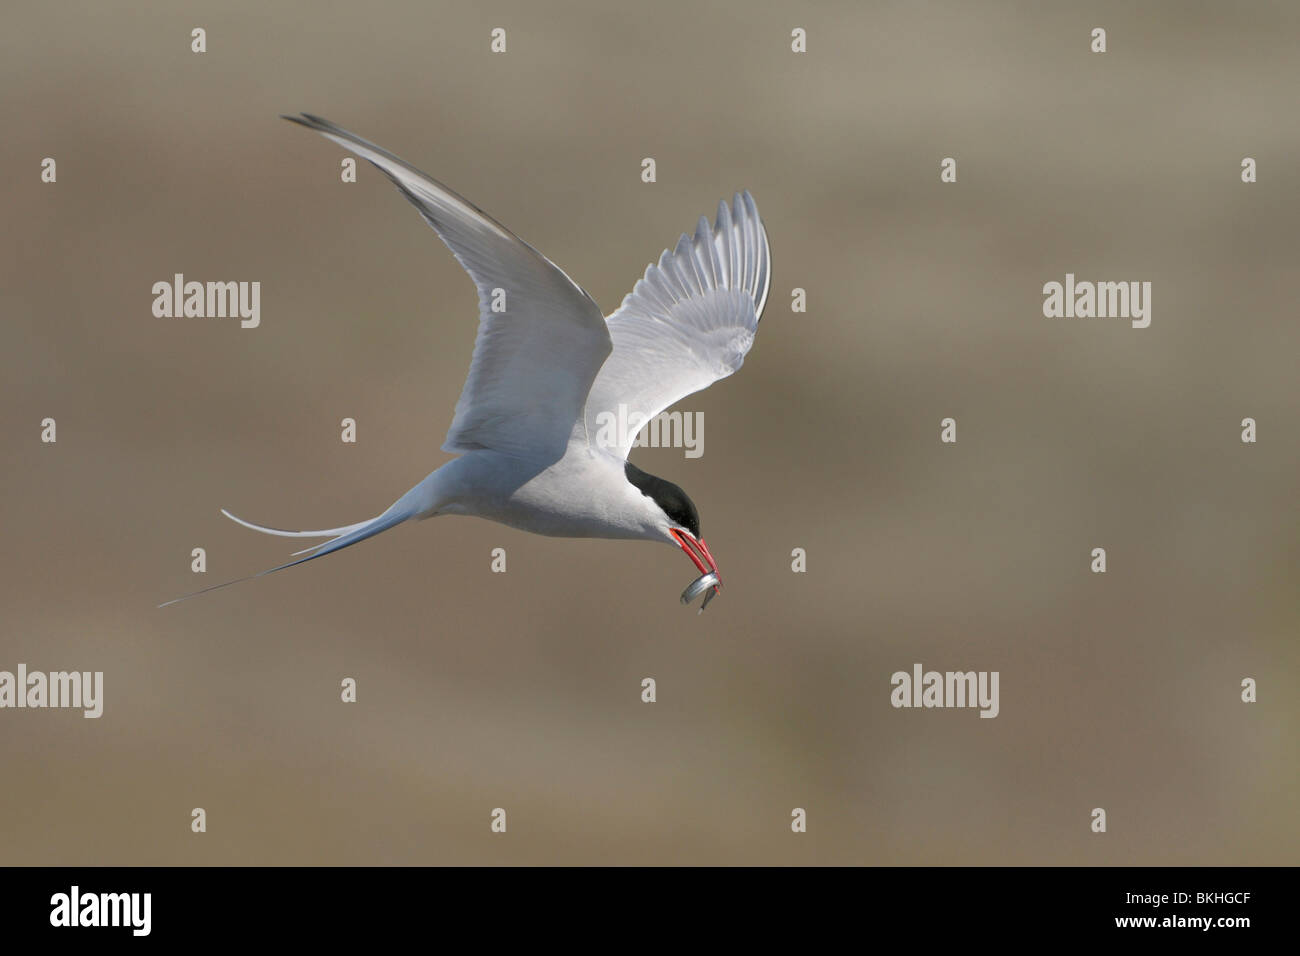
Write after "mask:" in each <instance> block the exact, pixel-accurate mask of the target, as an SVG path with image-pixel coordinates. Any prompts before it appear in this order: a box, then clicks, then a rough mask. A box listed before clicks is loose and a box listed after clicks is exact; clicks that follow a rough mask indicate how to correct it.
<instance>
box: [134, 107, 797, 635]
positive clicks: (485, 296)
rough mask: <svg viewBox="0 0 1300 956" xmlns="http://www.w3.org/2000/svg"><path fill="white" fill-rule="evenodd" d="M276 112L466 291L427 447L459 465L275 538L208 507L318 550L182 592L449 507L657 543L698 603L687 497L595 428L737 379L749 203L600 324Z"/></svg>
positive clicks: (746, 309) (403, 183)
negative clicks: (456, 376) (434, 239)
mask: <svg viewBox="0 0 1300 956" xmlns="http://www.w3.org/2000/svg"><path fill="white" fill-rule="evenodd" d="M284 118H285V119H287V120H290V121H292V122H294V123H298V124H300V125H302V126H306V127H307V128H308V129H313V130H316V131H317V132H319V133H321V134H322V135H324V136H325V137H326V138H328V139H331V140H333V141H334V142H335V143H338V144H339V145H340V146H343V147H344V148H346V149H348V150H350V151H351V152H353V153H355V154H356V155H358V156H360V157H362V158H363V159H366V160H368V161H369V162H371V163H373V164H374V165H375V166H376V167H378V168H379V170H380V171H381V172H382V173H383V174H384V175H385V176H387V177H388V178H389V179H390V180H391V181H392V182H393V184H394V185H395V186H396V187H397V189H398V191H400V192H401V194H402V195H403V196H405V197H406V199H407V200H409V201H410V202H411V203H412V204H413V205H414V206H415V208H416V209H417V210H419V212H420V215H421V216H423V217H424V219H425V221H426V222H427V223H428V224H429V225H430V226H432V227H433V229H434V231H435V232H436V233H437V234H438V236H439V237H440V238H441V239H442V241H443V242H444V243H446V245H447V246H448V248H450V249H451V252H452V254H453V255H454V256H455V257H456V259H457V261H459V262H460V264H461V265H462V266H463V267H464V269H465V271H466V272H468V273H469V276H470V278H471V279H473V280H474V284H475V286H477V288H478V298H479V327H478V338H477V340H476V342H475V346H474V356H473V359H472V360H471V362H470V369H469V376H468V377H467V379H466V381H465V387H464V389H463V390H462V392H461V395H460V399H459V400H458V401H457V402H456V410H455V413H454V415H453V417H452V422H451V428H450V429H449V430H448V432H447V437H446V441H445V442H444V443H443V445H442V450H443V451H445V452H449V453H452V454H455V455H457V456H459V457H456V458H454V459H452V460H451V461H449V462H447V463H446V464H444V465H442V466H441V467H440V468H438V469H437V470H435V471H434V472H433V473H431V474H430V475H428V476H427V477H426V478H425V479H424V480H423V481H421V482H420V483H419V484H417V485H416V486H415V487H414V488H412V489H411V490H410V491H408V492H406V494H404V495H402V496H401V497H400V498H398V499H397V501H395V502H394V503H393V504H392V505H391V506H390V507H389V508H388V509H387V510H386V511H384V512H383V513H382V514H380V515H377V516H376V517H374V518H370V519H369V520H366V521H359V522H357V523H356V524H350V525H344V526H343V527H339V528H326V529H322V530H319V531H283V530H280V529H278V528H268V527H264V526H262V525H258V524H254V523H252V522H251V521H245V520H244V519H243V518H237V517H235V515H233V514H231V513H230V512H228V511H225V510H224V509H222V513H223V514H225V515H226V516H227V517H228V518H230V519H231V520H232V521H235V522H237V523H239V524H241V525H243V526H244V527H246V528H252V529H253V530H254V531H261V532H263V533H265V534H273V535H281V536H283V537H289V538H328V539H329V540H328V541H324V542H322V543H320V544H317V545H314V546H312V547H310V548H306V549H305V550H303V551H298V552H295V556H296V555H306V557H299V558H297V560H295V561H290V562H288V563H286V564H282V565H279V566H278V567H274V568H270V569H268V570H266V571H262V572H260V573H259V574H254V575H250V576H249V577H247V578H240V579H238V580H237V581H229V582H226V583H225V584H218V585H214V586H213V587H210V588H204V589H203V590H202V591H196V592H195V594H203V593H205V592H207V591H212V590H216V589H217V588H222V587H226V586H228V585H229V584H237V583H239V582H240V581H247V580H250V579H251V578H255V577H261V576H262V575H266V574H271V573H272V572H274V571H281V570H283V569H285V568H290V567H293V566H294V565H297V564H302V563H303V562H306V561H311V560H314V559H316V558H319V557H323V556H324V555H327V554H331V553H333V552H335V551H339V550H341V549H343V548H346V547H349V546H351V545H354V544H356V543H357V542H358V541H364V540H365V539H366V538H370V537H373V536H374V535H377V534H379V533H380V532H382V531H387V530H388V529H389V528H393V527H395V526H397V525H399V524H402V523H403V522H405V521H409V520H411V519H412V518H431V517H434V516H435V515H448V514H453V515H473V516H476V517H480V518H487V519H489V520H491V521H497V522H500V523H502V524H505V525H509V526H510V527H513V528H519V529H521V530H523V531H530V532H533V533H534V534H542V535H552V536H558V537H572V538H622V539H641V540H648V541H661V542H664V543H666V544H671V545H673V546H674V547H678V548H681V549H682V551H684V552H685V553H686V555H687V556H688V557H689V558H690V559H691V561H692V562H693V563H694V564H695V566H696V568H698V569H699V571H700V573H701V576H700V578H698V579H697V580H696V581H695V582H693V583H692V585H691V586H689V587H688V588H687V590H686V592H685V593H684V594H683V596H682V597H683V602H684V603H685V602H688V601H689V600H690V599H693V598H694V597H696V596H698V594H699V593H700V592H701V591H704V590H709V589H711V591H710V593H709V594H708V595H706V597H705V599H704V605H707V604H708V602H709V601H710V600H711V599H712V597H713V596H714V595H715V594H716V593H718V590H719V588H720V587H721V580H720V575H719V573H718V565H717V562H716V561H714V559H713V555H712V554H710V553H709V548H708V546H707V545H706V544H705V543H704V539H703V537H701V534H700V518H699V512H698V511H697V510H696V508H695V504H694V503H693V502H692V501H691V499H690V498H689V497H688V496H687V494H686V492H684V491H683V490H682V489H681V488H680V487H678V486H677V485H675V484H673V483H672V482H671V481H667V480H665V479H663V478H658V477H656V476H654V475H650V474H647V473H645V472H644V471H642V470H641V469H639V468H637V467H636V466H635V465H633V464H632V463H631V462H629V461H628V460H627V456H628V452H629V450H630V448H631V445H632V443H633V440H634V438H635V434H632V435H623V436H620V437H619V438H618V439H617V440H616V441H614V442H612V443H602V442H599V441H597V440H596V435H597V431H598V429H597V422H598V421H599V420H600V417H601V415H602V413H611V414H617V412H618V410H619V406H620V405H622V406H624V410H625V411H626V410H627V409H631V410H632V411H633V412H634V413H635V414H636V415H637V416H638V417H637V419H636V420H637V421H638V422H641V423H645V422H648V421H649V420H650V419H651V418H653V417H654V416H655V415H657V414H659V413H660V412H661V411H663V410H664V409H666V408H667V407H668V406H670V405H672V404H673V403H675V402H677V401H679V400H680V399H682V398H684V397H685V396H687V395H690V394H692V393H694V392H698V391H700V390H701V389H704V388H707V387H708V386H709V385H711V384H712V383H714V382H716V381H717V380H718V379H721V378H725V377H726V376H728V375H730V374H732V373H733V372H735V371H736V370H737V369H738V368H740V366H741V364H742V363H743V362H744V359H745V355H746V354H747V353H748V352H749V349H750V346H751V345H752V344H753V341H754V334H755V332H756V331H757V330H758V321H759V317H760V316H761V315H762V313H763V305H764V303H765V302H766V300H767V292H768V285H769V281H770V273H771V258H770V254H769V251H768V243H767V233H766V231H765V230H764V228H763V223H762V220H760V219H759V215H758V209H757V207H756V206H755V205H754V200H753V197H751V196H750V194H749V193H748V192H747V191H745V192H741V193H737V194H736V195H735V196H734V198H733V199H732V201H731V204H730V205H728V204H727V203H726V202H725V201H724V202H720V203H719V204H718V214H717V218H716V220H715V222H714V223H713V224H712V225H710V224H709V221H708V219H707V218H705V217H701V218H700V221H699V224H698V226H697V227H696V230H695V234H694V235H693V236H691V235H689V234H683V235H682V236H681V238H680V239H679V240H678V242H677V245H676V247H675V248H673V249H671V250H664V253H663V255H661V256H660V257H659V262H658V264H657V265H656V264H651V265H650V266H648V267H647V268H646V270H645V275H643V276H642V277H641V279H639V280H638V281H637V283H636V285H635V286H634V287H633V289H632V291H631V292H630V293H629V294H628V295H627V296H626V297H625V298H624V299H623V303H622V305H620V306H619V308H618V309H617V310H616V311H615V312H614V313H613V314H612V315H610V316H609V317H608V318H606V317H605V316H604V315H603V314H602V312H601V310H600V308H599V307H598V306H597V305H596V303H595V302H594V301H593V300H592V298H591V296H590V295H588V294H587V293H586V292H585V291H584V290H583V289H582V288H581V287H580V286H578V285H577V284H576V283H575V282H574V281H573V280H572V279H570V278H569V277H568V275H566V274H565V273H564V272H563V271H562V270H561V269H560V268H559V267H558V266H556V265H555V264H554V263H553V262H551V261H550V260H549V259H547V258H546V257H545V256H543V255H542V254H541V253H540V252H538V251H537V250H536V249H534V248H533V247H532V246H530V245H529V244H528V243H526V242H524V241H523V240H522V239H520V238H518V237H517V236H516V235H515V234H514V233H512V232H510V230H508V229H506V228H505V227H504V226H502V225H501V224H500V223H498V222H497V221H496V220H495V219H492V218H491V217H490V216H488V215H487V214H486V213H484V212H482V211H481V210H480V209H478V208H477V207H475V206H473V205H471V204H470V203H469V202H467V201H466V200H464V199H462V198H461V197H460V196H458V195H457V194H456V193H454V192H452V191H451V190H450V189H448V188H447V187H446V186H443V185H442V184H441V183H439V182H436V181H435V180H433V179H431V178H430V177H428V176H426V175H425V174H424V173H421V172H420V171H419V170H417V169H415V168H414V167H412V166H410V165H408V164H407V163H405V162H404V161H402V160H401V159H398V158H397V157H396V156H394V155H393V154H392V153H389V152H388V151H386V150H384V149H381V148H380V147H378V146H376V145H375V144H373V143H370V142H367V141H366V140H364V139H361V138H360V137H359V136H355V135H353V134H352V133H349V132H348V131H347V130H344V129H342V128H340V127H338V126H335V125H334V124H333V123H331V122H329V121H327V120H324V119H321V118H319V117H316V116H312V115H310V114H306V113H304V114H302V115H301V116H286V117H284ZM633 432H635V430H633ZM195 594H190V595H186V596H185V597H182V598H177V599H176V600H174V601H168V602H167V603H166V604H163V605H159V606H160V607H166V606H167V605H168V604H175V603H177V602H178V601H183V600H185V599H186V598H188V597H194V596H195ZM701 610H703V606H701Z"/></svg>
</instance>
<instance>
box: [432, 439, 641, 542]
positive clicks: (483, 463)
mask: <svg viewBox="0 0 1300 956" xmlns="http://www.w3.org/2000/svg"><path fill="white" fill-rule="evenodd" d="M444 473H446V479H445V484H444V488H445V497H444V496H443V495H440V496H439V497H441V498H443V500H442V501H441V502H440V503H439V506H438V507H437V510H436V513H438V514H462V515H473V516H474V517H479V518H487V519H488V520H489V521H497V522H500V523H501V524H505V525H509V526H510V527H512V528H518V529H519V530H521V531H528V532H530V533H532V534H541V535H549V536H551V537H562V538H646V537H656V534H655V531H654V529H653V528H652V527H651V526H649V525H647V524H643V523H642V522H641V520H640V519H638V518H636V517H634V515H635V514H636V512H635V511H634V510H633V509H631V508H629V507H628V505H629V502H634V501H635V500H636V499H637V498H638V497H639V496H640V494H641V493H640V492H639V491H638V490H637V489H636V488H634V487H632V486H631V485H630V484H629V483H628V482H627V479H626V478H625V477H624V475H623V462H622V459H618V458H615V457H613V456H611V455H608V454H604V453H599V452H598V453H596V454H594V455H592V454H589V453H588V452H587V451H586V450H585V449H583V450H577V451H573V452H571V453H570V454H569V455H566V456H565V457H564V458H562V459H560V460H559V461H557V462H555V463H554V464H551V465H549V466H547V467H545V468H537V467H531V466H527V465H524V464H523V463H521V462H519V461H517V460H516V459H512V458H508V457H506V456H503V455H498V454H497V453H495V452H491V451H475V452H470V453H468V454H466V455H465V456H464V457H462V458H458V459H456V460H455V461H452V462H448V463H447V465H445V466H443V468H442V469H439V471H438V472H436V473H435V474H436V475H443V474H444ZM430 477H433V476H430Z"/></svg>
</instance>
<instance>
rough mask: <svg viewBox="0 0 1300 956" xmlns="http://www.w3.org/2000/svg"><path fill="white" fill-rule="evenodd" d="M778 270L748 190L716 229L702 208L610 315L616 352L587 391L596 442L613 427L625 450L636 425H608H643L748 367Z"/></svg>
mask: <svg viewBox="0 0 1300 956" xmlns="http://www.w3.org/2000/svg"><path fill="white" fill-rule="evenodd" d="M770 278H771V255H770V253H769V251H768V246H767V233H766V231H765V230H764V229H763V223H762V220H760V219H759V218H758V207H756V206H755V205H754V198H753V197H752V196H751V195H750V194H749V193H748V191H746V192H744V193H737V194H736V196H735V198H734V199H733V200H732V204H731V205H730V206H728V205H727V204H726V202H721V203H719V204H718V218H717V222H716V223H714V225H713V226H712V227H710V226H709V220H708V219H707V218H705V217H703V216H701V217H700V223H699V226H698V227H697V228H696V230H695V235H694V237H692V236H688V235H685V234H683V235H682V237H681V239H680V240H678V242H677V247H676V248H675V249H672V250H667V249H665V250H664V253H663V255H662V256H660V257H659V264H658V265H651V266H649V267H648V268H647V269H646V271H645V275H644V276H643V277H642V278H641V279H639V280H638V281H637V284H636V286H635V287H633V289H632V292H631V293H630V294H629V295H628V296H627V298H625V299H624V300H623V304H622V305H621V306H619V309H618V311H617V312H615V313H614V314H613V315H611V316H610V317H609V319H608V324H609V335H610V338H611V339H612V340H613V342H614V351H613V353H612V354H611V355H610V357H609V358H608V359H606V360H605V364H604V365H603V366H602V367H601V369H600V373H599V374H598V375H597V376H596V381H595V382H594V383H592V386H591V393H590V394H589V395H588V396H587V412H586V421H587V434H588V436H589V437H590V439H591V441H592V443H593V444H596V443H601V444H605V443H606V438H605V436H610V435H612V436H613V437H612V440H611V441H609V442H608V447H609V450H610V451H614V452H617V453H618V454H619V455H621V456H622V457H623V458H627V454H628V451H629V449H630V447H631V443H632V441H633V440H634V439H635V438H636V434H635V432H636V431H637V427H631V428H629V429H627V431H630V432H631V434H619V433H618V429H617V428H609V427H603V428H602V426H608V425H609V424H610V423H614V422H629V423H640V424H644V423H645V422H647V421H649V420H650V419H651V418H653V417H654V416H655V415H658V414H659V413H660V412H661V411H663V410H664V409H665V408H667V407H668V406H669V405H672V404H673V403H674V402H676V401H678V400H680V399H682V398H685V397H686V396H687V395H690V394H692V393H693V392H698V391H699V390H700V389H702V388H707V387H708V386H710V385H712V384H713V383H714V382H716V381H717V380H718V379H720V378H726V377H727V376H728V375H730V374H731V373H732V372H734V371H736V369H738V368H740V366H741V365H742V364H743V363H744V361H745V355H746V353H747V352H749V347H750V346H751V345H752V344H753V342H754V333H755V332H757V331H758V319H759V316H761V315H762V314H763V304H764V303H765V302H766V301H767V289H768V284H769V282H770ZM620 405H622V406H624V412H623V414H622V415H620V410H619V406H620ZM638 427H639V426H638Z"/></svg>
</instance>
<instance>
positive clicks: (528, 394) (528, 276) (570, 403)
mask: <svg viewBox="0 0 1300 956" xmlns="http://www.w3.org/2000/svg"><path fill="white" fill-rule="evenodd" d="M285 119H288V120H292V121H293V122H295V123H300V124H301V125H303V126H306V127H307V128H309V129H314V130H316V131H318V132H320V133H322V134H324V135H325V136H326V137H328V138H329V139H332V140H333V141H334V142H336V143H338V144H339V145H341V146H343V147H345V148H347V149H349V150H351V151H352V152H354V153H356V154H357V155H358V156H361V157H362V158H364V159H367V160H369V161H370V162H371V163H373V164H374V165H375V166H377V167H379V169H380V171H381V172H383V173H384V175H386V176H387V177H388V178H389V179H391V180H392V181H393V184H394V185H396V186H397V188H398V189H399V190H400V191H401V193H402V195H403V196H405V197H406V198H407V199H409V200H410V201H411V202H412V203H413V204H414V205H415V207H416V208H417V209H418V210H419V211H420V215H422V216H423V217H424V219H425V221H426V222H428V223H429V225H431V226H432V227H433V228H434V231H436V232H437V233H438V236H439V237H440V238H441V239H442V241H443V242H445V243H446V244H447V247H448V248H449V249H451V251H452V253H453V254H454V255H455V256H456V259H457V260H458V261H459V262H460V264H461V265H462V266H464V268H465V271H466V272H468V273H469V275H470V278H471V279H473V280H474V284H475V285H476V286H477V287H478V300H479V327H478V338H477V340H476V342H475V344H474V358H473V360H472V361H471V362H470V368H469V376H468V378H466V380H465V387H464V389H463V390H462V391H461V394H460V399H459V400H458V401H457V402H456V414H455V417H454V418H453V419H452V423H451V428H450V429H448V431H447V439H446V441H445V442H444V443H443V446H442V449H443V451H448V452H466V451H472V450H474V449H478V448H491V449H493V450H495V451H499V452H503V453H505V454H508V455H513V456H515V457H518V458H525V459H531V460H545V461H553V460H556V459H558V458H559V457H561V456H562V455H563V454H564V450H565V448H566V446H567V444H568V441H569V437H570V435H571V434H572V433H573V431H574V428H575V425H580V424H581V422H582V409H583V405H584V403H585V402H586V399H587V392H588V391H589V390H590V388H591V383H592V381H593V379H594V378H595V376H596V372H597V370H599V368H600V366H601V363H602V362H604V361H605V357H606V356H607V355H609V353H610V349H611V347H612V346H611V343H610V338H609V332H608V331H607V328H606V325H605V320H604V317H603V316H602V314H601V311H600V308H599V306H597V305H596V303H595V302H594V301H592V298H591V296H589V295H588V294H587V293H586V292H585V291H583V290H582V289H581V288H579V287H578V285H577V284H576V283H574V281H573V280H572V279H570V278H569V277H568V276H567V275H565V274H564V272H563V271H562V270H561V269H560V268H559V266H557V265H555V263H553V262H551V260H549V259H547V258H546V257H545V256H544V255H542V254H541V253H540V252H538V251H537V250H536V249H534V248H533V247H532V246H530V245H529V244H528V243H526V242H524V241H523V240H522V239H520V238H519V237H518V236H516V235H515V234H514V233H512V232H511V231H510V230H509V229H507V228H505V226H502V225H501V224H500V223H499V222H497V221H496V220H495V219H492V218H491V217H490V216H488V215H487V214H486V213H484V212H483V211H482V210H480V209H478V208H476V207H475V206H473V205H472V204H470V203H469V202H467V201H465V200H464V199H462V198H461V197H460V196H458V195H456V194H455V193H454V192H452V191H451V190H450V189H448V188H447V187H446V186H444V185H442V184H441V183H439V182H436V181H435V180H433V179H431V178H429V177H428V176H426V175H425V174H424V173H422V172H420V171H419V170H418V169H415V168H414V167H412V166H410V165H408V164H407V163H405V162H403V161H402V160H400V159H398V158H397V157H396V156H394V155H393V154H392V153H390V152H388V151H387V150H384V149H381V148H380V147H378V146H376V145H375V144H373V143H369V142H367V141H366V140H364V139H361V138H360V137H359V136H355V135H353V134H352V133H349V132H348V131H347V130H345V129H340V128H339V127H338V126H335V125H334V124H333V123H331V122H329V121H328V120H323V119H321V118H319V117H316V116H310V115H308V114H305V113H304V114H303V115H302V116H301V117H298V116H286V117H285ZM498 290H499V291H498ZM494 305H495V306H496V307H497V308H498V309H502V308H503V309H504V310H503V311H493V308H494Z"/></svg>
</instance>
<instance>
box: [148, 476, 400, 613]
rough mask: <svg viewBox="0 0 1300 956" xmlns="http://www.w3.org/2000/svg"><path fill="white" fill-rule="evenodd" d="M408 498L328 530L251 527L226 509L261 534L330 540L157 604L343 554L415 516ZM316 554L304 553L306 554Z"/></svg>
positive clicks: (248, 524) (238, 520) (238, 521)
mask: <svg viewBox="0 0 1300 956" xmlns="http://www.w3.org/2000/svg"><path fill="white" fill-rule="evenodd" d="M407 498H408V496H403V497H402V498H401V499H400V500H399V501H398V502H397V503H396V504H394V505H393V506H392V507H391V508H389V509H388V510H387V511H385V512H384V513H383V514H381V515H379V516H378V517H377V518H371V519H370V520H369V521H359V522H357V523H356V524H350V525H345V526H344V527H342V528H327V529H324V530H322V531H281V530H280V529H279V528H268V527H265V526H264V525H260V524H253V523H252V522H251V521H245V520H244V519H243V518H237V517H235V516H234V515H232V514H231V513H230V512H229V511H227V510H226V509H225V508H222V509H221V513H222V514H223V515H225V516H226V517H227V518H229V519H230V520H231V521H234V522H235V523H236V524H242V525H243V526H244V527H245V528H252V529H253V530H254V531H261V532H262V533H263V534H275V535H280V536H281V537H285V538H330V540H329V541H322V542H321V543H320V544H315V545H312V546H311V547H310V548H304V549H303V550H301V551H295V552H294V554H295V555H299V554H306V555H307V557H305V558H298V560H297V561H290V562H289V563H288V564H282V565H280V566H279V567H275V568H267V569H266V570H265V571H259V572H258V573H257V574H250V575H248V576H247V577H243V578H236V579H235V580H233V581H226V582H225V583H223V584H214V585H212V586H211V587H207V588H204V589H203V590H201V591H195V592H193V593H192V594H186V595H184V596H183V597H178V598H176V599H174V600H171V601H167V602H165V603H163V604H159V605H158V606H159V607H167V606H169V605H172V604H179V603H180V602H181V601H186V600H189V599H190V598H192V597H198V596H199V595H200V594H207V593H208V592H209V591H218V590H220V589H221V588H228V587H230V585H232V584H241V583H243V582H244V581H251V580H253V578H260V577H265V576H266V575H268V574H273V573H275V572H276V571H283V570H284V569H285V568H291V567H293V566H294V565H295V564H302V563H304V562H306V561H313V560H315V559H316V558H322V557H324V556H325V555H327V554H333V553H334V552H335V551H342V550H343V549H344V548H346V547H349V546H350V545H354V544H356V543H357V542H358V541H364V540H366V538H373V537H374V536H375V535H377V534H379V533H380V532H381V531H387V530H388V529H389V528H393V527H396V526H397V525H399V524H401V523H402V522H403V521H406V520H407V519H408V518H412V517H414V516H415V513H416V511H415V509H414V508H413V507H412V506H411V504H410V503H409V502H408V500H407ZM309 551H311V552H315V553H314V554H307V552H309Z"/></svg>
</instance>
